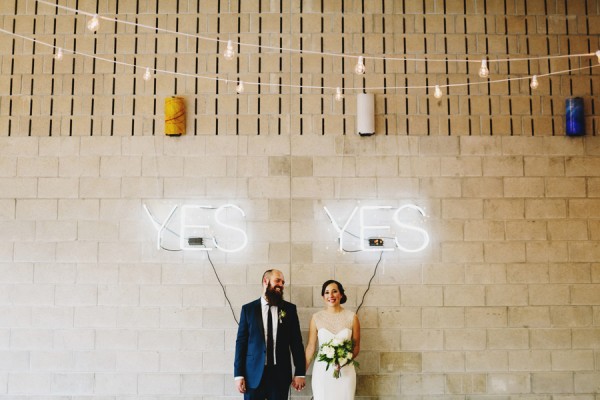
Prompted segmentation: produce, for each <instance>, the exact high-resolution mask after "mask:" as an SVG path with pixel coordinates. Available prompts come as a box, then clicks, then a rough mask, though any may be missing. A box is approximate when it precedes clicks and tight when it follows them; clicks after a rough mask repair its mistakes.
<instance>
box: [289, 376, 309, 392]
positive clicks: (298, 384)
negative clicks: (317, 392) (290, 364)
mask: <svg viewBox="0 0 600 400" xmlns="http://www.w3.org/2000/svg"><path fill="white" fill-rule="evenodd" d="M305 385H306V379H304V378H299V377H297V376H295V377H294V380H292V387H293V388H294V389H296V391H298V392H299V391H301V390H302V389H304V386H305Z"/></svg>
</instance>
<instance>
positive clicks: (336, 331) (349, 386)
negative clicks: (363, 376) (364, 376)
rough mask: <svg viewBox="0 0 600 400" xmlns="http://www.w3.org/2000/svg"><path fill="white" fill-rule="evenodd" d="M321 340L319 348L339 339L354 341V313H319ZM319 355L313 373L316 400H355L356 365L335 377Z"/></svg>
mask: <svg viewBox="0 0 600 400" xmlns="http://www.w3.org/2000/svg"><path fill="white" fill-rule="evenodd" d="M314 320H315V323H316V326H317V332H318V334H317V336H318V338H319V344H318V345H319V348H320V347H321V345H322V344H323V343H326V342H328V341H330V340H331V339H334V338H337V339H339V340H351V339H352V322H353V321H354V313H353V312H351V311H348V310H343V311H342V312H341V313H339V314H333V313H330V312H327V311H319V312H318V313H316V314H315V315H314ZM318 359H319V356H318V354H317V355H316V356H315V363H314V365H313V372H312V392H313V398H314V400H353V399H354V392H355V390H356V370H355V368H354V365H351V364H350V365H346V366H344V367H343V368H342V369H341V370H340V372H341V373H340V377H339V378H334V377H333V366H330V367H329V369H326V368H327V363H326V362H324V361H319V360H318Z"/></svg>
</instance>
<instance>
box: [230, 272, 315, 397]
mask: <svg viewBox="0 0 600 400" xmlns="http://www.w3.org/2000/svg"><path fill="white" fill-rule="evenodd" d="M284 284H285V280H284V278H283V273H282V272H281V271H278V270H276V269H270V270H268V271H266V272H265V273H264V274H263V277H262V286H263V295H262V296H261V297H260V298H259V299H257V300H254V301H252V302H250V303H248V304H245V305H244V306H243V307H242V312H241V315H240V324H239V326H238V333H237V340H236V343H235V361H234V373H233V374H234V377H235V383H236V387H237V389H238V391H239V392H240V393H243V394H244V399H246V400H265V399H268V400H285V399H287V394H288V390H289V387H290V384H291V385H292V387H293V388H294V389H296V390H302V389H303V388H304V386H305V380H304V375H305V373H306V370H305V368H306V365H305V364H306V362H305V358H304V345H303V344H302V334H301V332H300V322H299V321H298V313H297V311H296V306H295V305H294V304H292V303H289V302H287V301H285V300H283V286H284ZM290 353H291V357H290ZM292 359H293V364H294V371H293V373H292V362H291V361H292Z"/></svg>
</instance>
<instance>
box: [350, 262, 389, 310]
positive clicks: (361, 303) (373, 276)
mask: <svg viewBox="0 0 600 400" xmlns="http://www.w3.org/2000/svg"><path fill="white" fill-rule="evenodd" d="M382 259H383V251H382V252H381V253H379V260H378V261H377V264H375V269H373V275H371V279H369V285H368V286H367V290H365V292H364V293H363V296H362V300H361V301H360V304H359V305H358V308H357V309H356V313H357V314H358V312H359V311H360V308H361V307H362V305H363V303H364V302H365V296H366V295H367V293H369V290H370V289H371V282H372V281H373V278H375V274H377V268H378V267H379V263H381V260H382Z"/></svg>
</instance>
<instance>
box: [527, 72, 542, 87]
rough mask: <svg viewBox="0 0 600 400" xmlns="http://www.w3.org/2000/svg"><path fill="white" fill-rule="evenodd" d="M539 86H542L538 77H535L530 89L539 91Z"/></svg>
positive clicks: (532, 79)
mask: <svg viewBox="0 0 600 400" xmlns="http://www.w3.org/2000/svg"><path fill="white" fill-rule="evenodd" d="M538 86H540V84H539V82H538V80H537V75H534V76H533V77H532V78H531V83H530V84H529V87H530V88H532V89H533V90H535V89H537V88H538Z"/></svg>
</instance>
